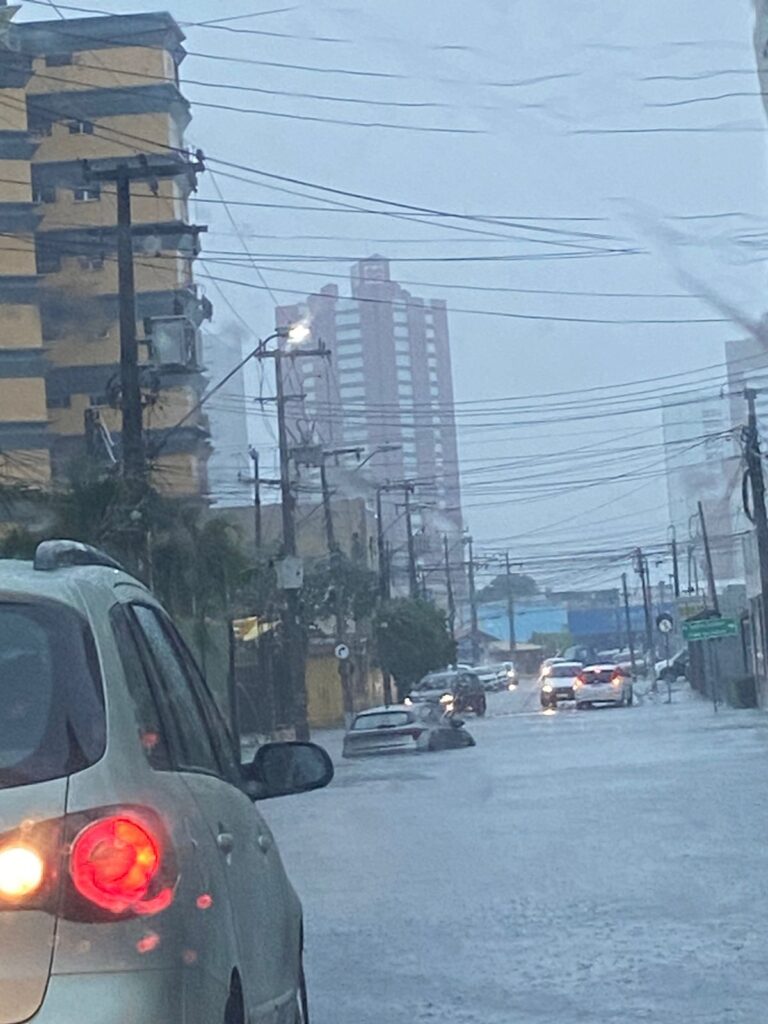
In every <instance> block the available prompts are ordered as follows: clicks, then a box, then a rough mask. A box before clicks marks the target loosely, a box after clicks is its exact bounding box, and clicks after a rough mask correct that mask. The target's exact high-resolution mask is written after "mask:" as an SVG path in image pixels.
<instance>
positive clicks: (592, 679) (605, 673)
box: [584, 668, 618, 683]
mask: <svg viewBox="0 0 768 1024" xmlns="http://www.w3.org/2000/svg"><path fill="white" fill-rule="evenodd" d="M617 674H618V673H617V671H616V669H613V668H601V669H597V670H595V671H593V672H585V673H584V678H585V679H586V680H587V682H588V683H610V681H611V680H612V679H613V677H614V676H615V675H617Z"/></svg>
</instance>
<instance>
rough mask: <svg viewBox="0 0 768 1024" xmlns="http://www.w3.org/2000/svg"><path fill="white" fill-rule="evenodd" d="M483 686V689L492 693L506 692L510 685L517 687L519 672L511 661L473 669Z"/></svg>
mask: <svg viewBox="0 0 768 1024" xmlns="http://www.w3.org/2000/svg"><path fill="white" fill-rule="evenodd" d="M473 671H474V673H475V675H476V676H478V677H479V679H480V682H481V683H482V684H483V689H484V690H486V691H489V692H491V693H494V692H497V691H499V690H506V689H507V688H508V687H509V686H510V685H512V687H513V688H514V687H515V686H517V672H516V671H515V666H514V665H513V664H512V662H511V661H502V662H499V663H498V664H495V665H480V666H479V667H478V668H476V669H473Z"/></svg>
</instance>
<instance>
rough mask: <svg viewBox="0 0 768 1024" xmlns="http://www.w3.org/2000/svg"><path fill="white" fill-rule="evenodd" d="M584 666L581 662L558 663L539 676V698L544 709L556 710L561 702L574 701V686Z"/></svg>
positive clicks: (549, 666)
mask: <svg viewBox="0 0 768 1024" xmlns="http://www.w3.org/2000/svg"><path fill="white" fill-rule="evenodd" d="M583 667H584V666H583V665H582V664H581V662H580V661H558V662H556V663H555V664H554V665H548V666H547V667H546V668H545V669H544V671H543V672H542V674H541V675H540V676H539V688H540V689H539V698H540V700H541V706H542V707H543V708H556V707H557V705H558V703H559V702H560V701H564V700H573V699H574V689H573V688H574V684H575V682H576V680H577V678H578V676H579V673H580V672H581V670H582V668H583Z"/></svg>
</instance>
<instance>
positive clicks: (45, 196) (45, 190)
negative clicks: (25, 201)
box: [32, 185, 56, 204]
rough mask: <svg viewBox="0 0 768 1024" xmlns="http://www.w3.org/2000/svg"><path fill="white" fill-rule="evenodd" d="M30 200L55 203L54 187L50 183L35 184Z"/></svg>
mask: <svg viewBox="0 0 768 1024" xmlns="http://www.w3.org/2000/svg"><path fill="white" fill-rule="evenodd" d="M32 202H33V203H38V204H40V203H55V202H56V189H55V188H54V187H53V186H52V185H45V186H40V185H37V186H36V187H35V188H33V189H32Z"/></svg>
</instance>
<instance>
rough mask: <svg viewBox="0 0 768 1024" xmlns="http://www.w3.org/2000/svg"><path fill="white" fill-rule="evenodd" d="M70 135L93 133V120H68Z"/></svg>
mask: <svg viewBox="0 0 768 1024" xmlns="http://www.w3.org/2000/svg"><path fill="white" fill-rule="evenodd" d="M67 128H69V134H70V135H93V132H94V126H93V121H68V122H67Z"/></svg>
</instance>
